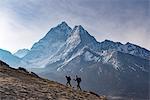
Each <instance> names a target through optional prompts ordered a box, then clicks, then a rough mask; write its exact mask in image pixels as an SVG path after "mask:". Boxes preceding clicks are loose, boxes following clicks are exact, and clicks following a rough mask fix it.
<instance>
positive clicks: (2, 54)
mask: <svg viewBox="0 0 150 100" xmlns="http://www.w3.org/2000/svg"><path fill="white" fill-rule="evenodd" d="M0 60H1V61H4V62H6V63H7V64H8V65H10V66H12V67H18V66H19V63H20V58H18V57H16V56H14V55H12V54H11V53H10V52H8V51H6V50H2V49H0Z"/></svg>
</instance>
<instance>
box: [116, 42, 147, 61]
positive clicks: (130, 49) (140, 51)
mask: <svg viewBox="0 0 150 100" xmlns="http://www.w3.org/2000/svg"><path fill="white" fill-rule="evenodd" d="M118 51H120V52H124V53H128V54H131V55H135V56H138V57H141V58H144V59H148V60H150V51H148V50H146V49H144V48H141V47H139V46H137V45H134V44H131V43H129V42H128V43H126V44H125V45H122V46H120V47H119V48H118Z"/></svg>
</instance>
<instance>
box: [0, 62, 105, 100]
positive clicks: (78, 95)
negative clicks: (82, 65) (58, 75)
mask: <svg viewBox="0 0 150 100" xmlns="http://www.w3.org/2000/svg"><path fill="white" fill-rule="evenodd" d="M0 100H106V99H105V98H104V97H101V96H96V95H94V94H91V93H89V92H82V91H77V90H74V89H72V88H69V87H66V86H64V85H62V84H59V83H57V82H53V81H49V80H46V79H42V78H37V77H34V76H33V75H31V74H29V73H26V72H23V71H19V70H16V69H12V68H10V67H7V66H5V65H3V66H0Z"/></svg>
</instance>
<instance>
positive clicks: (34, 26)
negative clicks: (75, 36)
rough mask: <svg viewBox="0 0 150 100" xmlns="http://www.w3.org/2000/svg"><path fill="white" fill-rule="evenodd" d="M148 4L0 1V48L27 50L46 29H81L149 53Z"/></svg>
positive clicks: (138, 0) (129, 0) (145, 0)
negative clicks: (59, 25) (137, 47)
mask: <svg viewBox="0 0 150 100" xmlns="http://www.w3.org/2000/svg"><path fill="white" fill-rule="evenodd" d="M149 4H150V0H0V48H2V49H6V50H9V51H11V52H15V51H17V50H18V49H21V48H29V49H30V48H31V47H32V45H33V43H35V42H36V41H38V40H39V39H41V38H42V37H43V36H45V34H46V33H47V32H48V31H49V30H50V28H52V27H54V26H56V25H57V24H60V23H61V22H62V21H66V22H67V23H68V25H69V26H71V27H72V28H73V27H74V25H79V24H80V25H82V26H83V27H84V28H85V29H86V30H87V31H88V32H89V33H90V34H91V35H93V36H95V38H96V39H97V40H98V41H103V40H105V39H110V40H113V41H119V42H122V43H126V42H131V43H134V44H137V45H140V46H142V47H145V48H147V49H149V50H150V44H149V43H150V33H149V28H148V26H149V27H150V25H149V24H150V21H149V20H148V16H149V13H150V8H149V6H150V5H149Z"/></svg>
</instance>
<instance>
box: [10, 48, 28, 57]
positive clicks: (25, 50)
mask: <svg viewBox="0 0 150 100" xmlns="http://www.w3.org/2000/svg"><path fill="white" fill-rule="evenodd" d="M28 52H29V50H28V49H20V50H18V51H17V52H16V53H14V54H13V55H15V56H17V57H19V58H23V57H24V56H25V55H27V53H28Z"/></svg>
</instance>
